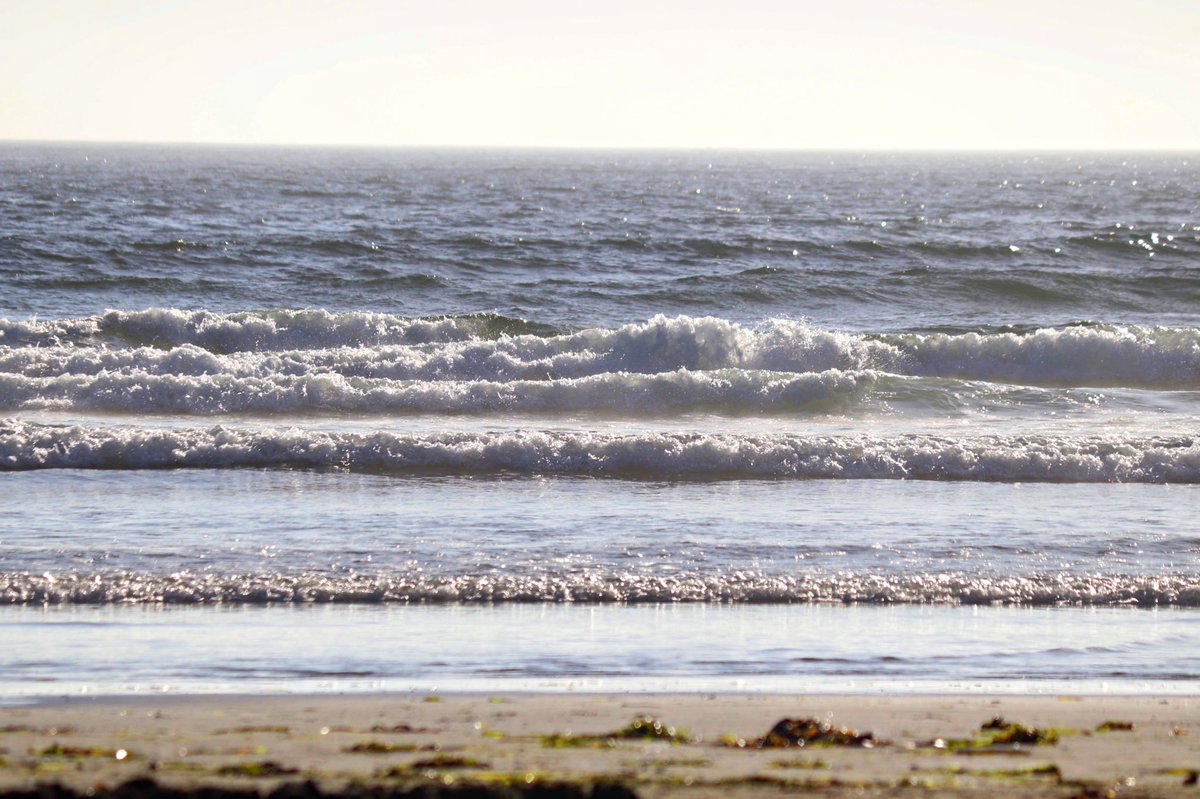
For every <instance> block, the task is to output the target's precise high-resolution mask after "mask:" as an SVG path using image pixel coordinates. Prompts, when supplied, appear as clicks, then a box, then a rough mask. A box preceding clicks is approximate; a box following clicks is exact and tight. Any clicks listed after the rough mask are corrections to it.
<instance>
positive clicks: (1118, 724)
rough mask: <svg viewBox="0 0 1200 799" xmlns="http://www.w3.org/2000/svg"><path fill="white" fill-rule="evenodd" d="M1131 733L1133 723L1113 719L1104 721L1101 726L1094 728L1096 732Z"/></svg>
mask: <svg viewBox="0 0 1200 799" xmlns="http://www.w3.org/2000/svg"><path fill="white" fill-rule="evenodd" d="M1132 731H1133V722H1132V721H1115V720H1113V719H1109V720H1108V721H1105V722H1104V723H1103V724H1100V725H1099V726H1098V727H1096V732H1132Z"/></svg>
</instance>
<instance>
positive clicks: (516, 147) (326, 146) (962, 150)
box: [0, 137, 1200, 155]
mask: <svg viewBox="0 0 1200 799" xmlns="http://www.w3.org/2000/svg"><path fill="white" fill-rule="evenodd" d="M10 144H18V145H108V146H117V147H188V148H192V147H225V148H245V149H297V150H447V151H463V152H466V151H493V152H506V151H507V152H579V153H583V152H628V153H637V152H644V153H650V152H676V153H705V152H724V153H780V154H783V153H789V154H806V153H808V154H826V153H828V154H834V153H836V154H842V155H846V154H853V155H866V154H894V155H899V154H928V155H934V154H980V155H986V154H1021V153H1025V154H1072V153H1094V154H1100V153H1113V154H1117V153H1161V154H1196V155H1200V145H1196V146H1194V147H1190V148H1189V147H1175V146H1167V147H1163V146H1135V145H1130V146H1124V147H1096V146H1087V145H1083V146H1059V145H1052V146H1028V147H982V146H899V147H876V146H867V147H843V146H796V147H774V146H771V147H766V146H755V145H727V144H726V145H720V144H714V145H689V144H677V145H668V144H646V145H628V144H478V143H476V144H385V143H362V142H351V143H345V142H257V141H198V140H183V139H178V140H155V141H148V140H146V141H143V140H133V139H70V138H47V139H25V138H5V137H0V145H10Z"/></svg>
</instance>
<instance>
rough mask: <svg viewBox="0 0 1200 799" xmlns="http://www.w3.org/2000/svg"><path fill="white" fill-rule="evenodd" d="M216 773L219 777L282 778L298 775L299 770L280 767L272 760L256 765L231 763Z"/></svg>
mask: <svg viewBox="0 0 1200 799" xmlns="http://www.w3.org/2000/svg"><path fill="white" fill-rule="evenodd" d="M216 773H217V775H218V776H221V777H283V776H287V775H290V774H299V773H300V769H297V768H291V767H290V766H281V765H280V764H278V763H276V762H274V761H272V760H263V761H260V762H258V763H232V764H230V765H227V766H221V767H220V768H218V769H217V772H216Z"/></svg>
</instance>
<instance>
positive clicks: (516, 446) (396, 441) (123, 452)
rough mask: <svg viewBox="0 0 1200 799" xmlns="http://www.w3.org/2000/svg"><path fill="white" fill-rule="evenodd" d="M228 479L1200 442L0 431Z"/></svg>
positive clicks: (958, 455) (1110, 450) (1130, 463)
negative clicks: (286, 471)
mask: <svg viewBox="0 0 1200 799" xmlns="http://www.w3.org/2000/svg"><path fill="white" fill-rule="evenodd" d="M229 467H260V468H261V467H286V468H300V469H345V470H351V471H364V472H378V473H384V474H419V473H430V472H432V473H445V474H481V473H484V474H486V473H506V472H507V473H516V474H562V475H581V476H611V477H628V478H634V479H664V478H681V479H688V478H694V479H739V478H755V477H759V478H790V479H914V480H984V481H987V480H992V481H995V480H1002V481H1030V482H1139V483H1140V482H1146V483H1196V482H1200V441H1198V440H1197V439H1194V438H1191V437H1187V436H1180V437H1176V438H1124V437H1116V436H1114V437H1101V436H1095V437H1056V436H1036V435H1029V436H980V437H970V438H942V437H934V436H918V435H914V436H901V437H891V438H879V437H872V436H803V435H762V436H760V435H739V434H728V435H702V434H690V433H643V434H632V435H606V434H597V433H558V432H511V433H444V434H440V435H396V434H392V433H386V432H378V433H372V434H349V433H332V432H313V431H306V430H300V429H295V428H293V429H288V430H243V429H233V428H227V427H212V428H206V429H189V430H173V429H172V430H156V429H140V428H94V427H62V426H53V425H41V424H33V423H28V422H23V421H19V420H10V421H7V422H2V423H0V470H8V471H17V470H30V469H52V468H60V469H179V468H229Z"/></svg>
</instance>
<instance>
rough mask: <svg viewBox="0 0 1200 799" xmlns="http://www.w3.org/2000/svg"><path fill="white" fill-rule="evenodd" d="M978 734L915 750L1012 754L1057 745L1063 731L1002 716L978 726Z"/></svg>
mask: <svg viewBox="0 0 1200 799" xmlns="http://www.w3.org/2000/svg"><path fill="white" fill-rule="evenodd" d="M979 733H980V734H979V735H976V736H975V737H974V738H934V739H933V740H931V741H925V742H923V743H919V744H917V745H916V748H918V749H941V750H945V751H948V752H960V753H964V754H987V753H989V752H1013V751H1020V750H1021V749H1022V748H1023V747H1027V746H1045V745H1051V744H1056V743H1058V739H1059V737H1060V736H1061V735H1062V734H1063V733H1062V732H1061V731H1060V730H1054V729H1050V728H1038V727H1029V726H1026V725H1024V724H1018V723H1016V722H1010V721H1008V720H1007V719H1005V718H1004V717H1002V716H996V717H995V718H993V719H991V720H990V721H987V722H984V723H983V724H982V725H981V726H980V727H979Z"/></svg>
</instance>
